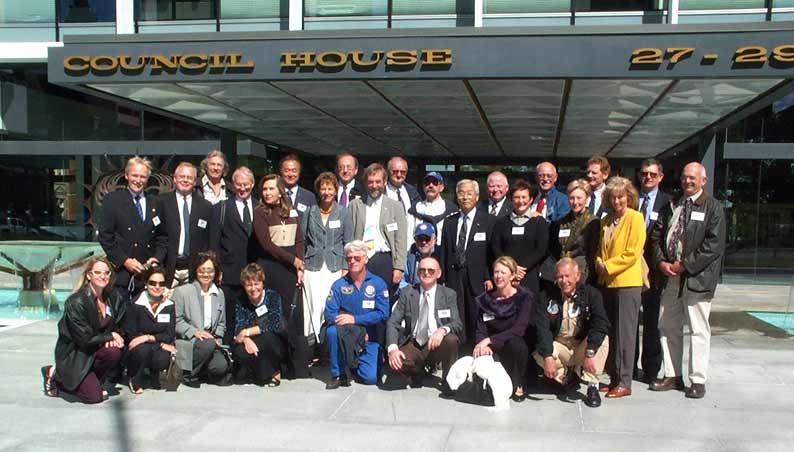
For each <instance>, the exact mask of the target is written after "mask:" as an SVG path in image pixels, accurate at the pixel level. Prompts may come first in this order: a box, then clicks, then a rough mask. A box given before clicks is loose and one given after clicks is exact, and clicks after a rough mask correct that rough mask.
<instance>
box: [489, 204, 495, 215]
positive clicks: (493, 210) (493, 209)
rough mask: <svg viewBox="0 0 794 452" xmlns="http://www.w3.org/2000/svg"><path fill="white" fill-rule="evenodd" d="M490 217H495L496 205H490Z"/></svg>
mask: <svg viewBox="0 0 794 452" xmlns="http://www.w3.org/2000/svg"><path fill="white" fill-rule="evenodd" d="M490 214H491V215H493V216H496V203H492V204H491V212H490Z"/></svg>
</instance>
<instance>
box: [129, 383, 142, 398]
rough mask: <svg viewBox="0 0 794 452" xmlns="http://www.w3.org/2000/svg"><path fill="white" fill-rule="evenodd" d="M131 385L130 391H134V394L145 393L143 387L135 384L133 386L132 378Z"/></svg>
mask: <svg viewBox="0 0 794 452" xmlns="http://www.w3.org/2000/svg"><path fill="white" fill-rule="evenodd" d="M129 386H130V392H131V393H133V394H135V395H141V394H143V388H136V387H134V386H133V384H132V379H130V385H129Z"/></svg>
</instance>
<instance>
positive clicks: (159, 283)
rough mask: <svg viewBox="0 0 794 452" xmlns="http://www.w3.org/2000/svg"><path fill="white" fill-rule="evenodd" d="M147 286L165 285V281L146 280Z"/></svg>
mask: <svg viewBox="0 0 794 452" xmlns="http://www.w3.org/2000/svg"><path fill="white" fill-rule="evenodd" d="M146 285H147V286H152V287H165V281H146Z"/></svg>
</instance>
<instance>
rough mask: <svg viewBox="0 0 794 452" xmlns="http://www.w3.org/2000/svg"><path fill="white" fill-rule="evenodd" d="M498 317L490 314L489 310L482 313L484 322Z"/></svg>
mask: <svg viewBox="0 0 794 452" xmlns="http://www.w3.org/2000/svg"><path fill="white" fill-rule="evenodd" d="M495 318H496V317H494V316H493V314H488V313H487V312H483V313H482V321H483V322H490V321H491V320H493V319H495Z"/></svg>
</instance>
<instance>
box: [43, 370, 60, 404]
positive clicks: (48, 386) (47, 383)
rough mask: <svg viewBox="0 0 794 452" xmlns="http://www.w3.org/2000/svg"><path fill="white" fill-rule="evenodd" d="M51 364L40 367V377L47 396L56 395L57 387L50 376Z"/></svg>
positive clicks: (51, 372)
mask: <svg viewBox="0 0 794 452" xmlns="http://www.w3.org/2000/svg"><path fill="white" fill-rule="evenodd" d="M52 374H53V366H44V367H42V368H41V377H42V378H43V379H44V395H46V396H47V397H58V387H57V386H56V385H55V381H54V380H53V378H52Z"/></svg>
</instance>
